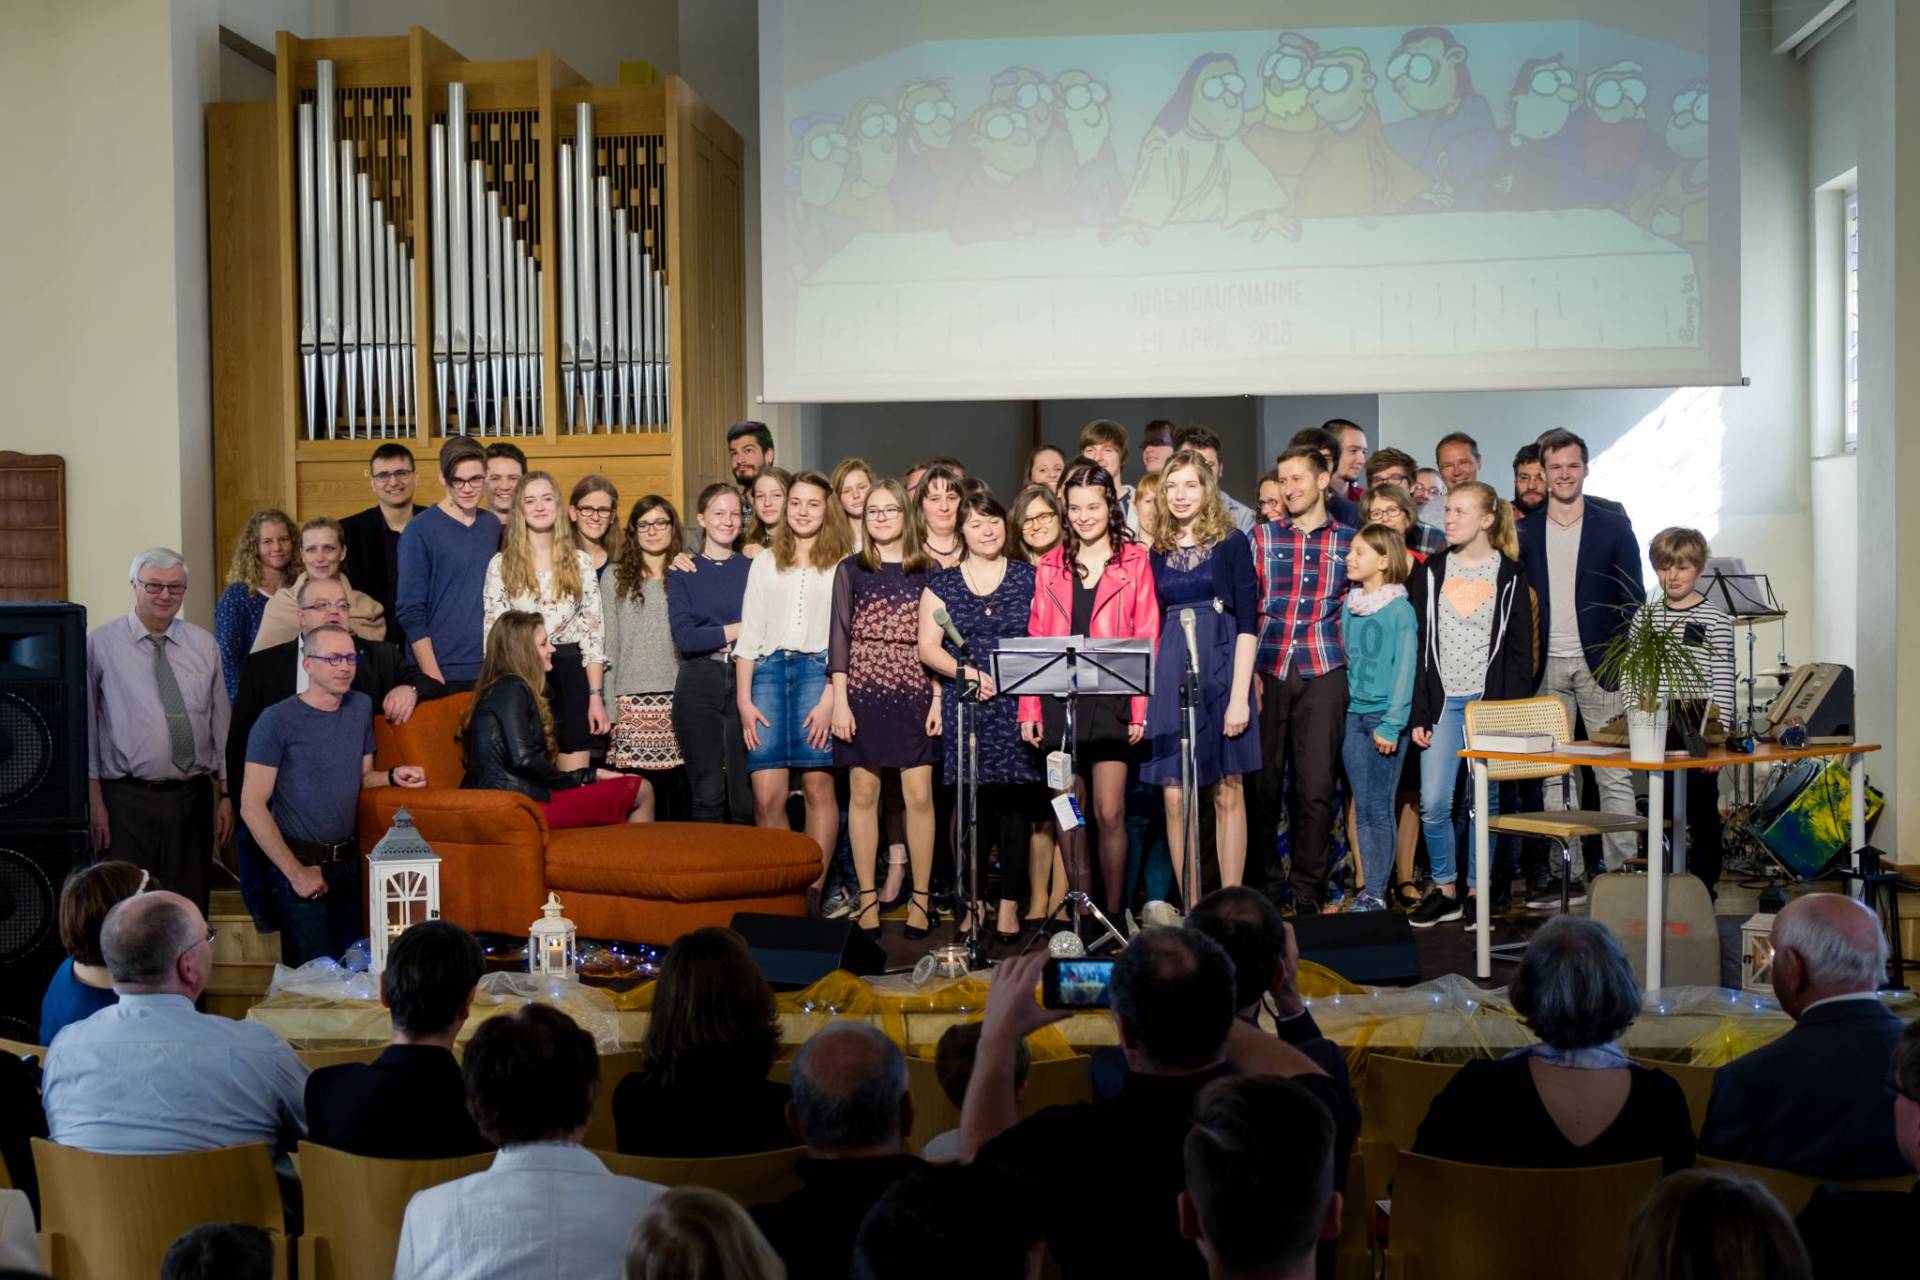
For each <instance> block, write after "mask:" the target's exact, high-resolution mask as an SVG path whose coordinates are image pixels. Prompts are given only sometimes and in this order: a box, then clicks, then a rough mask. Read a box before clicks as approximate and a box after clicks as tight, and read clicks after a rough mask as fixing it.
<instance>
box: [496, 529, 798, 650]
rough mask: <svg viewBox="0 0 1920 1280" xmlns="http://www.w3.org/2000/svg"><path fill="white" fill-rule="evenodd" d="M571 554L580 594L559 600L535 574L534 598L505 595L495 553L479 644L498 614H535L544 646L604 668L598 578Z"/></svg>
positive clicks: (549, 578) (547, 579)
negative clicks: (573, 647) (567, 650)
mask: <svg viewBox="0 0 1920 1280" xmlns="http://www.w3.org/2000/svg"><path fill="white" fill-rule="evenodd" d="M574 555H575V556H576V557H577V558H578V559H579V562H580V594H579V595H578V596H569V597H567V598H566V599H564V600H561V599H557V598H555V595H554V590H553V575H552V574H551V573H543V574H540V575H539V579H538V581H539V584H540V591H539V594H538V597H537V598H536V597H535V596H532V595H526V594H521V595H517V596H510V595H508V594H507V584H506V581H505V580H504V579H503V578H502V577H501V576H500V561H501V558H502V557H501V554H500V553H498V552H496V553H495V554H494V557H493V559H491V560H489V561H488V562H487V582H486V586H485V587H484V588H482V590H481V593H480V598H481V602H482V604H483V605H484V606H485V610H486V618H485V621H484V623H483V624H482V626H481V629H480V642H481V643H482V644H485V643H486V638H487V636H488V635H489V634H490V633H491V632H492V631H493V624H494V622H495V620H496V619H498V618H499V617H500V615H501V614H503V613H508V612H511V611H514V610H519V611H522V612H525V613H537V614H539V615H540V617H541V618H542V619H543V620H544V621H545V622H546V624H547V641H548V643H550V644H577V645H579V646H580V661H581V662H582V663H584V664H586V665H588V666H592V665H593V664H595V663H599V664H600V665H601V666H603V667H604V666H605V665H606V662H607V652H606V647H605V645H604V643H603V637H604V636H605V634H606V632H605V628H604V627H603V625H602V623H601V619H600V575H599V574H598V573H597V572H595V570H594V567H593V557H592V556H590V555H588V554H587V553H586V552H584V551H576V552H574ZM823 647H824V646H823Z"/></svg>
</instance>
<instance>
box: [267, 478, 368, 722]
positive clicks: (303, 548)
mask: <svg viewBox="0 0 1920 1280" xmlns="http://www.w3.org/2000/svg"><path fill="white" fill-rule="evenodd" d="M346 546H347V535H346V531H345V530H344V529H343V528H342V527H341V525H340V522H339V521H338V520H335V519H334V518H333V517H332V516H315V517H314V518H313V519H311V520H309V521H307V522H306V523H305V524H303V525H301V526H300V547H299V551H298V553H297V555H296V557H295V560H294V568H295V569H296V570H298V576H296V577H295V578H294V580H293V581H292V583H290V584H289V585H287V586H284V587H282V588H280V589H279V590H278V591H276V592H274V593H273V597H272V598H271V599H269V600H268V601H267V611H266V612H265V613H264V614H262V615H261V617H260V629H259V630H258V631H256V632H255V633H254V636H253V645H252V647H251V648H250V649H249V650H248V652H249V653H258V652H260V650H262V649H270V648H272V647H273V646H274V645H278V644H285V643H286V642H287V641H289V640H294V639H298V638H299V636H300V632H301V630H302V628H301V626H300V598H299V592H300V588H302V587H303V586H305V585H306V584H307V583H309V582H322V583H327V584H330V585H331V586H333V587H335V588H337V589H338V590H339V591H340V592H341V593H342V594H344V595H345V596H346V598H347V629H348V630H349V631H351V632H353V634H354V635H356V636H358V637H360V638H361V639H365V640H385V639H386V638H387V612H386V606H384V605H382V604H381V603H380V602H379V601H378V600H375V599H374V598H373V597H372V596H370V595H368V594H367V593H366V592H364V591H360V590H357V589H356V588H355V587H354V585H353V583H352V582H350V581H348V578H347V575H345V574H344V573H342V572H341V571H340V566H341V564H342V563H343V562H344V561H345V560H346ZM236 696H238V695H237V692H236Z"/></svg>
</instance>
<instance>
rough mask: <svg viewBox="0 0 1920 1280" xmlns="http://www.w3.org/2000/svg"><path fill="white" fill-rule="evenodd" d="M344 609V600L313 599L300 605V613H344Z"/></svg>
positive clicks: (345, 603) (345, 608) (345, 605)
mask: <svg viewBox="0 0 1920 1280" xmlns="http://www.w3.org/2000/svg"><path fill="white" fill-rule="evenodd" d="M346 611H347V602H346V601H345V600H315V601H313V602H311V603H309V604H303V605H301V606H300V612H301V613H329V612H331V613H345V612H346Z"/></svg>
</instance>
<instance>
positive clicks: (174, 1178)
mask: <svg viewBox="0 0 1920 1280" xmlns="http://www.w3.org/2000/svg"><path fill="white" fill-rule="evenodd" d="M33 1163H34V1168H35V1169H37V1170H38V1171H39V1174H40V1254H41V1258H42V1260H43V1261H44V1262H45V1263H46V1265H47V1270H48V1271H49V1272H50V1273H51V1274H52V1275H54V1276H55V1277H57V1280H126V1278H127V1277H130V1276H153V1275H158V1274H160V1260H161V1259H162V1258H164V1257H165V1256H166V1252H167V1249H168V1247H169V1246H170V1245H172V1244H173V1242H174V1241H175V1240H177V1239H179V1238H180V1236H181V1234H182V1233H184V1232H186V1231H189V1230H191V1229H193V1228H194V1227H197V1226H201V1225H202V1224H204V1223H208V1222H245V1223H251V1224H252V1225H253V1226H256V1227H263V1228H265V1229H266V1230H268V1231H270V1232H272V1233H273V1237H274V1276H275V1277H276V1280H284V1277H285V1276H286V1275H287V1274H288V1265H287V1239H286V1236H285V1235H284V1234H283V1232H284V1229H285V1219H284V1218H283V1216H282V1213H281V1205H280V1183H279V1182H278V1181H277V1180H276V1179H275V1177H274V1173H273V1158H272V1156H271V1155H269V1154H268V1152H267V1148H266V1146H265V1144H263V1143H257V1142H255V1143H248V1144H247V1145H245V1146H239V1147H220V1148H217V1149H215V1150H212V1151H191V1152H186V1153H183V1154H180V1155H168V1156H108V1155H98V1154H95V1153H94V1152H91V1151H81V1150H78V1149H76V1148H74V1147H63V1146H61V1145H60V1144H58V1143H55V1142H48V1141H46V1140H45V1139H44V1138H35V1139H34V1140H33Z"/></svg>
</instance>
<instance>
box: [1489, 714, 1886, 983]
mask: <svg viewBox="0 0 1920 1280" xmlns="http://www.w3.org/2000/svg"><path fill="white" fill-rule="evenodd" d="M1572 745H1574V746H1577V747H1581V748H1585V750H1581V751H1575V752H1569V751H1565V750H1564V749H1562V750H1555V751H1549V752H1536V753H1533V754H1531V755H1527V754H1521V753H1519V752H1512V751H1474V750H1472V749H1468V750H1465V751H1462V752H1461V753H1460V755H1461V757H1462V758H1463V759H1465V760H1466V761H1468V763H1469V764H1470V765H1471V767H1472V769H1473V850H1474V870H1473V886H1474V903H1475V906H1474V925H1473V927H1474V930H1475V932H1476V933H1478V935H1479V937H1478V939H1477V941H1476V943H1475V945H1474V973H1475V974H1476V975H1478V976H1479V977H1482V978H1489V977H1492V976H1493V953H1492V949H1491V948H1492V939H1493V895H1492V894H1491V893H1490V892H1489V889H1488V883H1487V880H1488V876H1489V875H1490V874H1491V871H1490V868H1491V863H1492V859H1491V858H1490V857H1489V856H1488V846H1489V843H1490V841H1489V840H1488V835H1487V762H1488V761H1489V760H1512V761H1516V762H1519V763H1523V764H1564V765H1572V766H1575V767H1588V768H1594V769H1632V770H1635V771H1637V772H1640V773H1644V774H1646V775H1647V872H1648V874H1647V990H1649V991H1652V990H1654V989H1655V988H1657V987H1659V986H1660V984H1661V978H1662V974H1661V971H1660V970H1661V964H1660V961H1661V954H1660V943H1661V939H1662V937H1663V936H1664V935H1665V933H1666V929H1665V923H1666V903H1665V897H1666V878H1665V877H1664V876H1661V875H1655V874H1653V872H1654V871H1655V870H1657V869H1658V868H1659V867H1660V865H1661V859H1660V836H1661V834H1662V831H1661V828H1662V827H1663V825H1664V823H1665V818H1666V813H1665V809H1666V806H1665V799H1666V795H1665V793H1666V785H1665V784H1666V776H1667V775H1668V774H1673V775H1674V779H1673V813H1674V820H1673V869H1674V872H1675V873H1676V874H1678V873H1679V872H1682V871H1685V870H1686V866H1687V823H1686V816H1687V775H1686V773H1685V770H1688V769H1712V768H1726V767H1727V766H1729V765H1743V764H1780V763H1784V762H1786V761H1791V760H1808V759H1814V758H1817V757H1822V756H1846V757H1848V758H1849V770H1850V781H1851V784H1852V785H1851V788H1850V797H1849V798H1850V800H1851V803H1852V806H1853V813H1852V819H1853V824H1852V839H1851V842H1850V846H1851V848H1852V849H1853V851H1854V852H1853V868H1854V870H1856V871H1857V870H1859V869H1860V852H1859V851H1860V849H1861V848H1862V847H1863V846H1864V845H1865V844H1866V843H1867V801H1866V792H1867V788H1866V759H1867V754H1868V753H1869V752H1873V751H1878V750H1879V749H1880V744H1879V743H1877V742H1853V743H1846V744H1844V745H1831V746H1826V745H1822V746H1808V747H1801V748H1797V749H1796V748H1791V747H1782V746H1780V745H1778V744H1777V743H1771V742H1760V743H1756V744H1754V749H1753V750H1752V751H1751V752H1746V753H1742V752H1738V751H1728V750H1727V749H1726V748H1724V747H1715V748H1714V749H1713V750H1711V751H1709V752H1707V754H1706V755H1704V756H1693V755H1688V754H1687V753H1686V752H1684V751H1669V752H1667V754H1666V757H1665V758H1664V759H1662V760H1657V761H1647V762H1643V761H1637V760H1632V759H1629V758H1628V755H1627V749H1626V748H1625V747H1619V748H1607V747H1600V746H1598V745H1597V744H1594V743H1589V742H1580V743H1574V744H1572Z"/></svg>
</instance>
